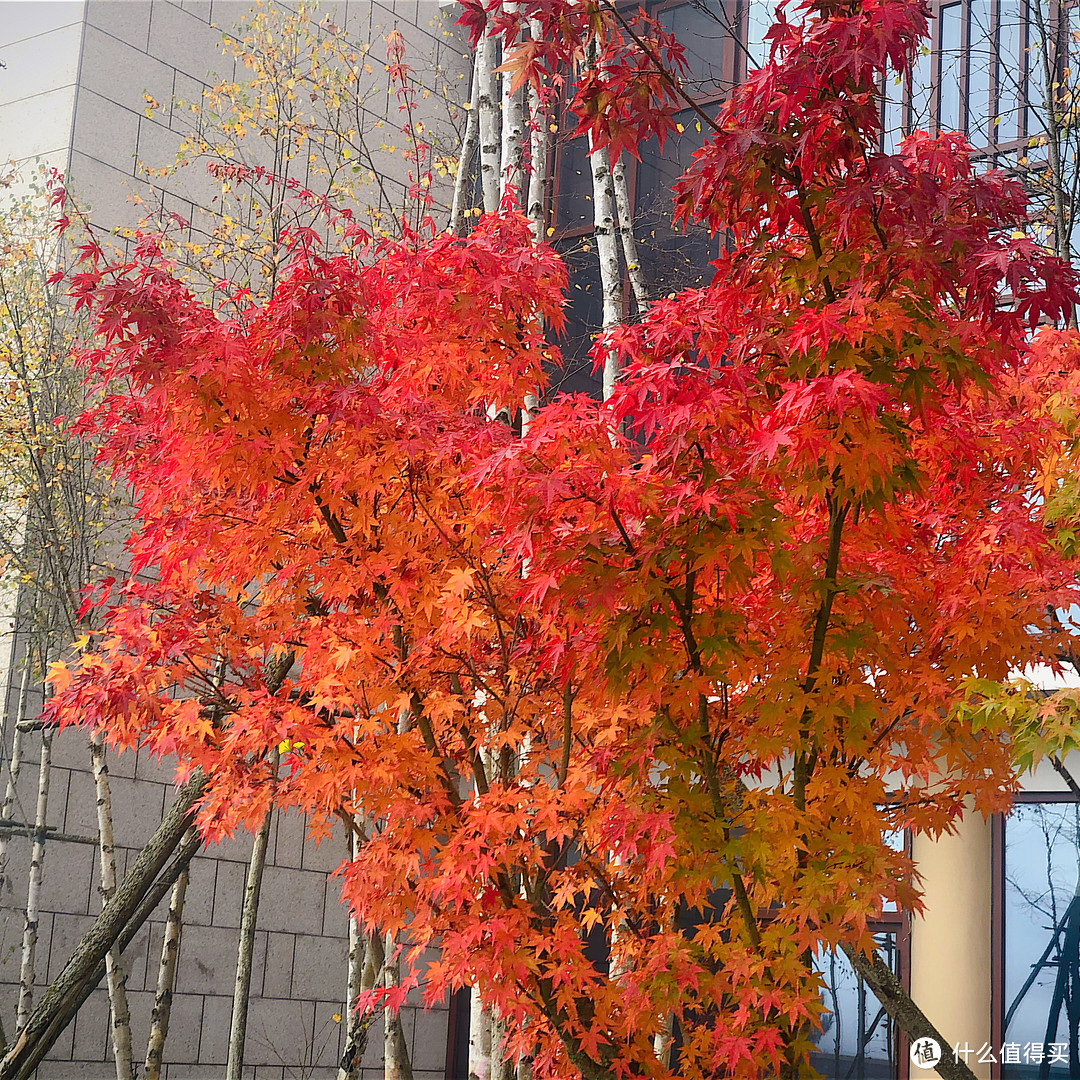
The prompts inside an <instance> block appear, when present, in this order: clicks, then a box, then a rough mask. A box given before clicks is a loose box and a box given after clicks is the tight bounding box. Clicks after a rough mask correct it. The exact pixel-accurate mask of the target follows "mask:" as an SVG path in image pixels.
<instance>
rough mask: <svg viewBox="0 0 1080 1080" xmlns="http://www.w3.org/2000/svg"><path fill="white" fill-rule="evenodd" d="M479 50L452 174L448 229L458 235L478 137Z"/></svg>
mask: <svg viewBox="0 0 1080 1080" xmlns="http://www.w3.org/2000/svg"><path fill="white" fill-rule="evenodd" d="M480 52H481V50H479V49H478V50H477V53H476V57H475V59H474V61H473V70H472V87H471V89H470V91H469V101H468V110H469V115H468V116H467V117H466V118H465V136H464V138H463V139H462V140H461V155H460V156H459V157H458V166H457V172H456V173H455V175H454V197H453V199H452V200H451V202H450V231H451V232H453V233H456V234H457V235H458V236H460V235H461V234H462V233H463V232H464V231H465V211H466V210H467V209H469V203H470V202H471V195H472V193H471V191H470V190H469V188H471V186H472V185H471V183H470V181H471V180H472V175H473V171H472V168H473V160H474V159H475V158H476V145H477V143H478V142H479V137H480V110H479V109H478V108H477V101H476V98H477V90H478V84H479V76H480Z"/></svg>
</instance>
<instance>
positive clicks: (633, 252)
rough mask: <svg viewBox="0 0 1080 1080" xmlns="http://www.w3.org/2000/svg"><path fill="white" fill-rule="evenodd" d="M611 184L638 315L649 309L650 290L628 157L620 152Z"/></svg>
mask: <svg viewBox="0 0 1080 1080" xmlns="http://www.w3.org/2000/svg"><path fill="white" fill-rule="evenodd" d="M611 186H612V191H613V192H614V195H615V208H616V209H617V210H618V212H619V246H620V247H621V248H622V253H623V259H624V261H625V262H626V276H627V277H628V278H629V279H630V291H631V292H632V293H633V294H634V305H635V307H636V309H637V313H638V316H639V317H640V316H642V315H644V314H645V312H646V311H648V310H649V290H648V288H647V287H646V285H645V275H644V273H643V272H642V269H641V263H640V262H639V261H638V252H637V240H635V239H634V218H633V215H632V214H631V212H630V191H629V189H628V187H627V184H626V159H625V158H624V157H623V155H622V154H619V157H618V160H617V161H616V162H615V164H614V165H613V166H612V168H611Z"/></svg>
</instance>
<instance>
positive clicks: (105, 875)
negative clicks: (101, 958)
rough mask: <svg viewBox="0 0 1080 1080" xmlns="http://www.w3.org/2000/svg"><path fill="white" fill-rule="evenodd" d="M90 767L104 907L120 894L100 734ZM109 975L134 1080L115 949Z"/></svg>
mask: <svg viewBox="0 0 1080 1080" xmlns="http://www.w3.org/2000/svg"><path fill="white" fill-rule="evenodd" d="M90 764H91V767H92V768H93V773H94V789H95V792H96V794H97V822H98V855H99V861H100V864H101V903H102V906H103V907H104V905H105V904H107V903H108V902H109V901H110V900H111V899H112V898H113V894H114V893H115V892H116V853H115V850H114V845H113V819H112V791H111V790H110V787H109V766H108V763H107V761H106V758H105V739H104V736H103V735H102V734H101V733H100V732H98V734H96V735H95V736H94V737H93V739H92V740H91V741H90ZM105 975H106V978H107V981H108V987H109V1011H110V1013H111V1020H112V1029H111V1038H112V1048H113V1060H114V1062H115V1064H116V1080H131V1077H132V1073H133V1069H132V1054H131V1011H130V1010H129V1009H128V1000H127V976H126V975H125V974H124V968H123V964H122V963H121V959H120V951H119V950H118V949H117V947H116V946H115V945H114V946H113V947H112V948H111V949H110V950H109V951H108V952H107V953H106V954H105Z"/></svg>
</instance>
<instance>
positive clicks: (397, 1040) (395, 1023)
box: [372, 935, 413, 1080]
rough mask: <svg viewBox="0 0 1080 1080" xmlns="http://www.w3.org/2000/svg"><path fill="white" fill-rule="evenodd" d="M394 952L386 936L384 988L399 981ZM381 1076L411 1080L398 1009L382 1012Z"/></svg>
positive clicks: (392, 944) (403, 1031)
mask: <svg viewBox="0 0 1080 1080" xmlns="http://www.w3.org/2000/svg"><path fill="white" fill-rule="evenodd" d="M372 936H373V937H377V936H378V935H372ZM396 951H397V942H396V941H395V939H394V937H393V936H392V935H387V938H386V945H385V947H384V957H383V963H382V970H383V979H384V985H385V986H396V985H397V984H398V982H399V980H400V979H401V966H400V965H399V964H398V961H397V958H396V956H395V955H394V954H395V953H396ZM383 1076H384V1080H413V1074H412V1062H411V1061H410V1060H409V1045H408V1043H407V1042H406V1041H405V1029H404V1027H403V1025H402V1023H401V1011H400V1010H398V1009H384V1010H383Z"/></svg>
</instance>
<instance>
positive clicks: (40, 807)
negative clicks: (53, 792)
mask: <svg viewBox="0 0 1080 1080" xmlns="http://www.w3.org/2000/svg"><path fill="white" fill-rule="evenodd" d="M51 765H52V732H51V731H42V733H41V764H40V767H39V769H38V795H37V808H36V810H35V812H34V846H33V849H32V852H31V855H30V877H29V881H28V883H27V888H26V916H25V919H24V921H23V940H22V962H21V964H20V966H19V1011H18V1016H17V1018H16V1021H15V1027H16V1030H17V1031H21V1030H22V1029H23V1028H24V1027H25V1026H26V1022H27V1021H28V1020H29V1019H30V1013H31V1012H32V1011H33V1007H34V952H35V950H36V949H37V937H38V918H39V916H40V903H41V877H42V873H43V872H44V867H45V824H46V818H47V813H48V809H49V774H50V772H51V771H52V770H51Z"/></svg>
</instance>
